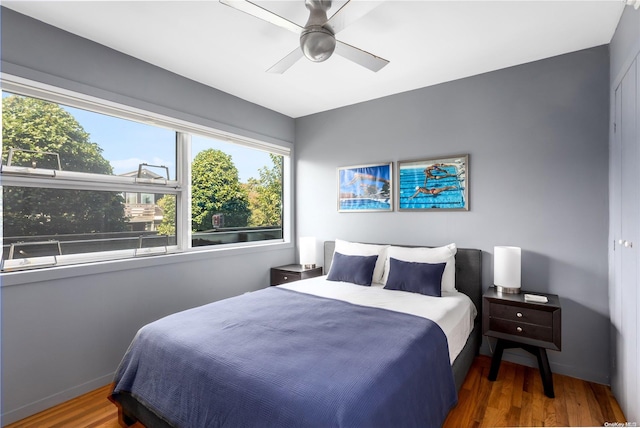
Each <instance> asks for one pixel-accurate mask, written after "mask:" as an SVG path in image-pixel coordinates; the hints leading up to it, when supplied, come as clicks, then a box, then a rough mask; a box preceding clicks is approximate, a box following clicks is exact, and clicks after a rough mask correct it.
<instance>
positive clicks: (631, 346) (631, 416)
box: [614, 61, 640, 421]
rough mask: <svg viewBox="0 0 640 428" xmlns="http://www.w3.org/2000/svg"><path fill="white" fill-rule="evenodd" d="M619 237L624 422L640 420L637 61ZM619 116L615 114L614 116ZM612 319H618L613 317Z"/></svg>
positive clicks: (630, 83)
mask: <svg viewBox="0 0 640 428" xmlns="http://www.w3.org/2000/svg"><path fill="white" fill-rule="evenodd" d="M618 89H619V91H616V92H617V93H618V92H619V97H620V115H619V123H617V125H616V126H617V128H618V132H619V134H620V140H619V141H620V150H621V152H620V154H621V168H620V174H621V175H620V178H621V183H620V237H619V238H618V242H617V244H618V245H617V247H616V254H617V256H618V257H620V271H619V272H620V277H619V281H617V285H616V288H617V291H618V292H619V293H620V295H619V302H620V307H619V308H618V309H619V311H620V314H619V322H620V325H619V330H620V332H619V336H618V337H619V339H620V341H621V343H620V344H619V346H618V350H619V352H620V354H619V355H618V361H619V364H620V366H619V368H618V376H619V379H618V381H619V382H620V389H619V394H621V396H620V397H619V399H620V404H621V406H622V408H623V411H624V412H625V416H626V417H627V420H630V421H638V420H640V413H639V412H640V405H639V403H640V399H639V397H638V394H639V392H640V391H639V390H638V379H639V378H638V376H639V374H638V360H639V359H640V358H639V355H640V354H639V353H638V314H637V312H638V298H639V296H638V291H637V284H638V266H639V263H638V247H639V246H640V192H639V190H638V189H639V188H640V151H639V150H638V132H637V126H638V109H637V105H636V104H637V102H638V90H637V89H638V76H637V61H634V63H633V64H632V66H631V67H630V68H629V70H628V71H627V74H626V75H625V77H624V78H623V80H622V82H621V84H620V87H619V88H618ZM616 116H618V114H616ZM614 316H618V315H617V314H615V315H614Z"/></svg>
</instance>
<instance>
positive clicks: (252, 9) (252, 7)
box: [220, 0, 303, 34]
mask: <svg viewBox="0 0 640 428" xmlns="http://www.w3.org/2000/svg"><path fill="white" fill-rule="evenodd" d="M220 3H222V4H224V5H227V6H230V7H232V8H234V9H237V10H240V11H242V12H245V13H248V14H249V15H252V16H255V17H256V18H260V19H262V20H263V21H267V22H270V23H272V24H274V25H277V26H278V27H282V28H285V29H287V30H289V31H292V32H294V33H296V34H300V33H301V32H302V30H303V28H302V27H301V26H299V25H298V24H296V23H295V22H291V21H289V20H288V19H285V18H283V17H281V16H280V15H276V14H275V13H273V12H271V11H269V10H267V9H265V8H263V7H261V6H258V5H257V4H255V3H252V2H250V1H248V0H220Z"/></svg>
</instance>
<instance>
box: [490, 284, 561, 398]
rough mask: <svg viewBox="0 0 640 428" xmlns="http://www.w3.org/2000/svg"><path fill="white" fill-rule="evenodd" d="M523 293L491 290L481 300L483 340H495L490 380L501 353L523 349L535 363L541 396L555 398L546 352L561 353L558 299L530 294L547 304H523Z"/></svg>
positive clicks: (494, 376) (496, 372) (554, 296)
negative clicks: (542, 393) (540, 385)
mask: <svg viewBox="0 0 640 428" xmlns="http://www.w3.org/2000/svg"><path fill="white" fill-rule="evenodd" d="M525 293H527V292H525V291H522V292H521V293H519V294H506V293H498V292H497V291H496V289H495V288H494V287H490V288H489V289H488V290H487V292H486V293H484V296H483V297H482V332H483V333H484V335H485V336H489V337H495V338H497V339H498V342H497V344H496V349H495V351H494V352H493V357H492V359H491V370H490V371H489V380H491V381H493V380H496V377H497V376H498V370H499V369H500V361H501V360H502V352H503V351H504V350H505V349H506V348H522V349H524V350H526V351H528V352H530V353H532V354H533V355H535V356H536V358H537V359H538V367H539V368H540V376H541V377H542V384H543V385H544V393H545V395H546V396H547V397H551V398H554V396H555V394H554V392H553V378H552V375H551V368H550V367H549V359H548V358H547V349H553V350H555V351H560V349H561V332H562V330H561V311H562V309H561V308H560V299H559V298H558V296H557V295H555V294H545V293H533V292H531V294H537V295H540V296H546V297H547V299H549V301H548V302H547V303H536V302H528V301H525V300H524V295H525Z"/></svg>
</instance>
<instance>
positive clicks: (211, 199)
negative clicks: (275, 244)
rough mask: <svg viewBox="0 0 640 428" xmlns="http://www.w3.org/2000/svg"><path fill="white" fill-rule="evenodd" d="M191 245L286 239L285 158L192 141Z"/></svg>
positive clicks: (220, 143)
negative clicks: (283, 232) (283, 218)
mask: <svg viewBox="0 0 640 428" xmlns="http://www.w3.org/2000/svg"><path fill="white" fill-rule="evenodd" d="M191 152H192V156H193V158H192V159H191V161H192V163H191V170H192V171H191V174H192V175H191V185H192V189H191V192H192V195H191V196H192V205H191V212H192V217H191V226H192V231H193V239H192V245H193V246H194V247H195V246H202V245H216V244H229V243H234V242H248V241H261V240H267V239H281V238H282V168H283V156H281V155H275V154H272V153H267V152H264V151H261V150H256V149H252V148H248V147H245V146H241V145H238V144H233V143H228V142H224V141H219V140H215V139H212V138H206V137H201V136H193V137H192V151H191Z"/></svg>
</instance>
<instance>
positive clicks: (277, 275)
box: [271, 265, 322, 285]
mask: <svg viewBox="0 0 640 428" xmlns="http://www.w3.org/2000/svg"><path fill="white" fill-rule="evenodd" d="M320 275H322V266H318V267H314V268H305V267H304V266H302V265H286V266H278V267H273V268H271V285H280V284H286V283H287V282H293V281H299V280H301V279H307V278H314V277H316V276H320Z"/></svg>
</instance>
